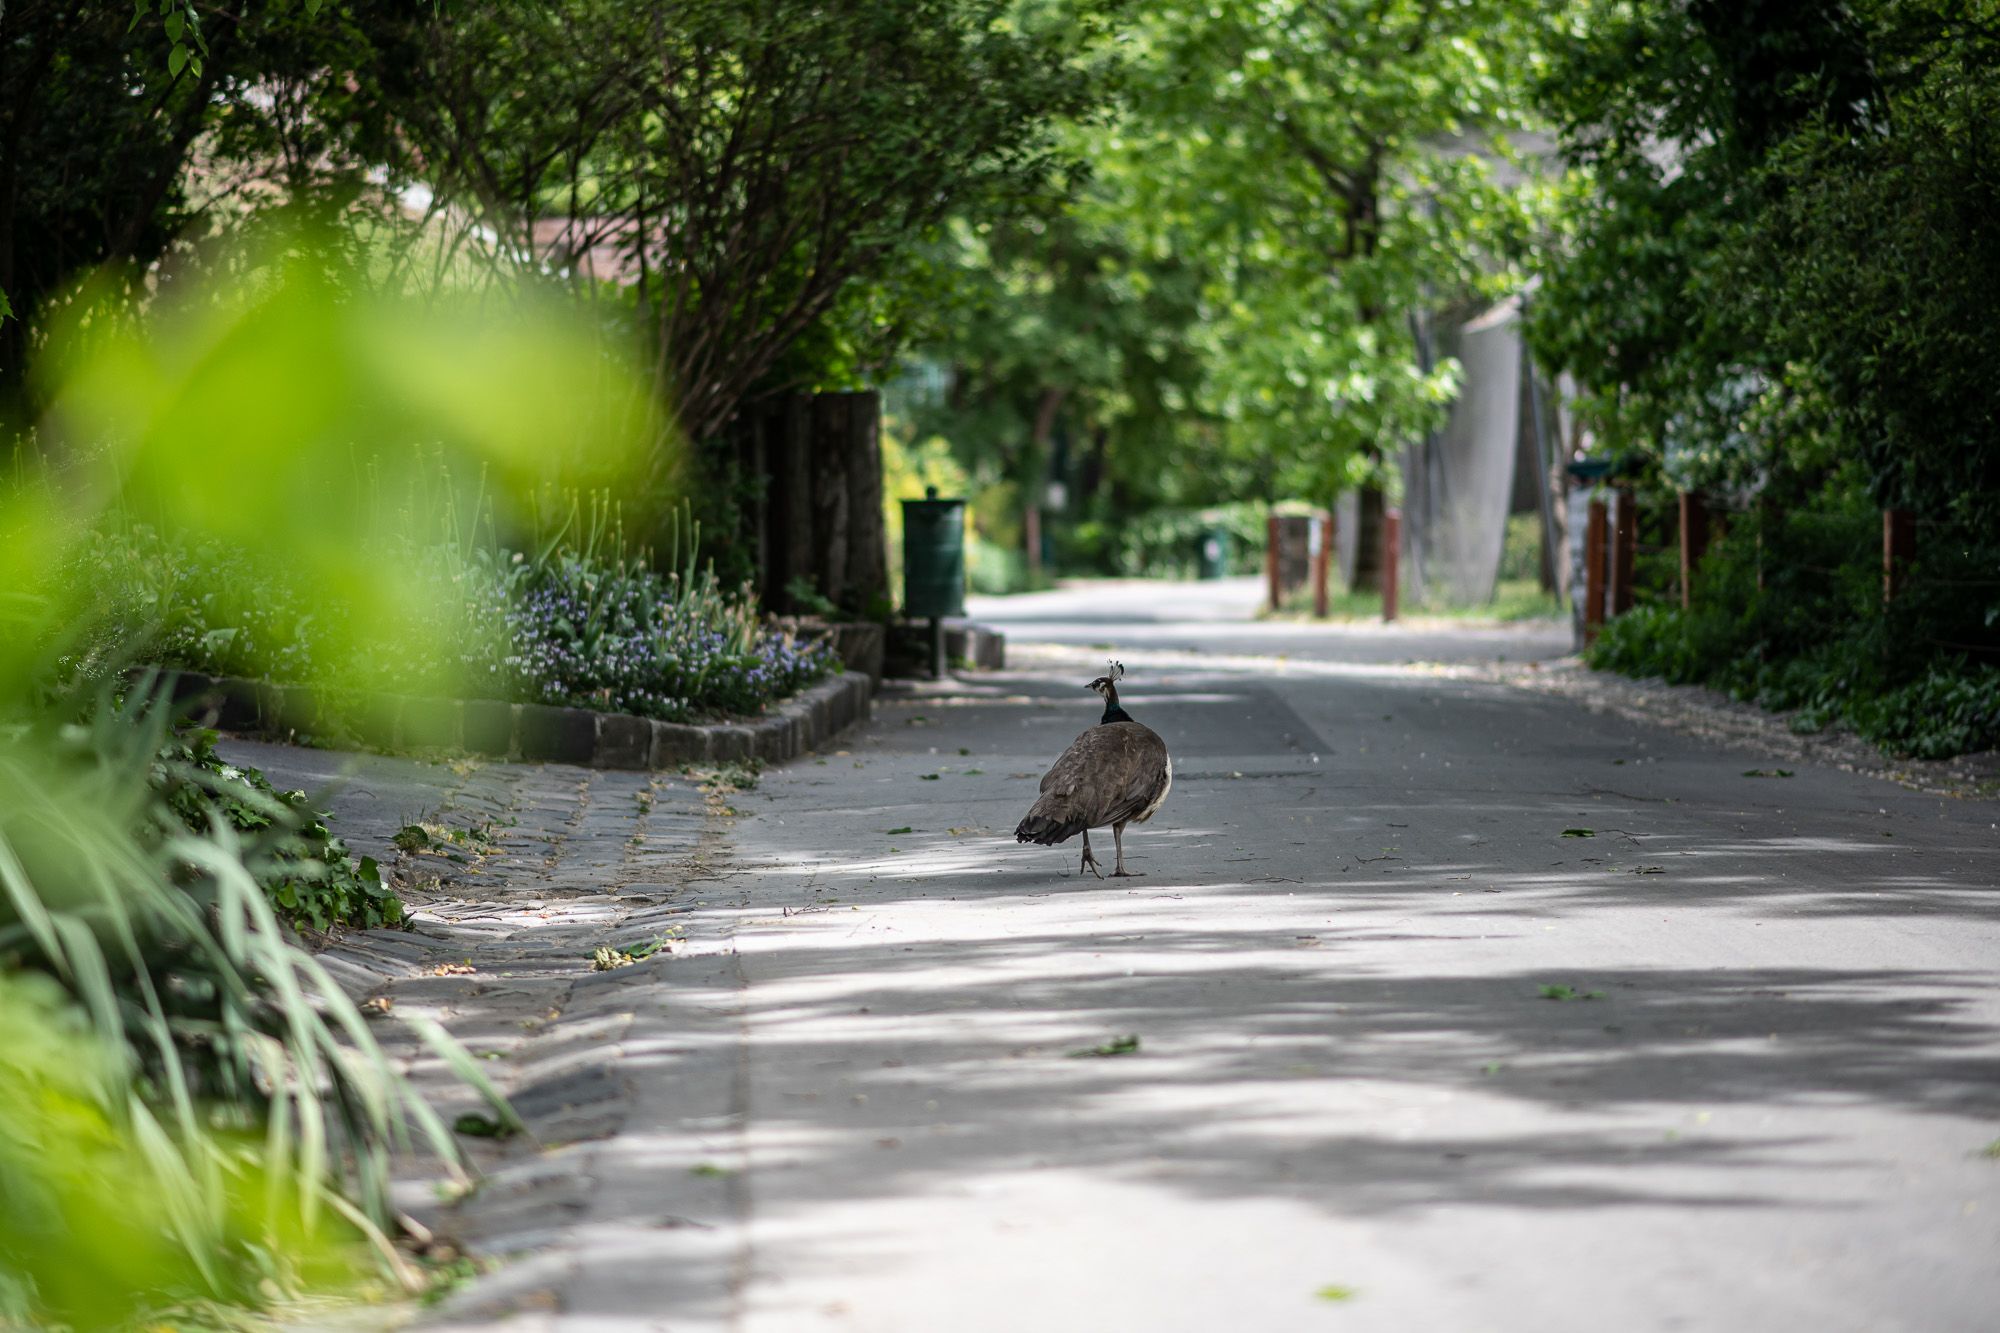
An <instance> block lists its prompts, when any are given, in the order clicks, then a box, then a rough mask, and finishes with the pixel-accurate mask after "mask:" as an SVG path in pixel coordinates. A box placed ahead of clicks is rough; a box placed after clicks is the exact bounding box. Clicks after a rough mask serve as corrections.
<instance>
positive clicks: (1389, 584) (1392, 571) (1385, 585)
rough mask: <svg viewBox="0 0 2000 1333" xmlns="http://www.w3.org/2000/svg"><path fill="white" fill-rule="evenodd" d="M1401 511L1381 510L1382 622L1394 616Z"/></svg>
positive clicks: (1401, 530)
mask: <svg viewBox="0 0 2000 1333" xmlns="http://www.w3.org/2000/svg"><path fill="white" fill-rule="evenodd" d="M1402 537H1403V511H1402V510H1400V509H1386V510H1384V511H1383V512H1382V623H1384V624H1387V623H1388V622H1390V621H1392V620H1394V619H1395V618H1396V582H1397V563H1396V557H1397V555H1398V553H1399V549H1400V548H1401V546H1402V544H1403V542H1402Z"/></svg>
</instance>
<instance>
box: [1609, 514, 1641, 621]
mask: <svg viewBox="0 0 2000 1333" xmlns="http://www.w3.org/2000/svg"><path fill="white" fill-rule="evenodd" d="M1617 513H1618V524H1617V527H1616V528H1615V529H1614V530H1613V535H1612V548H1611V614H1612V615H1614V616H1622V615H1624V614H1625V613H1626V612H1627V611H1630V610H1631V609H1632V602H1633V596H1632V564H1633V557H1634V555H1636V554H1637V552H1638V549H1639V505H1638V503H1637V501H1635V500H1634V499H1633V496H1632V492H1631V491H1629V490H1625V489H1623V488H1620V489H1619V491H1618V510H1617Z"/></svg>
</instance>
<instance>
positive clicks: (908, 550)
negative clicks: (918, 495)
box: [903, 486, 965, 620]
mask: <svg viewBox="0 0 2000 1333" xmlns="http://www.w3.org/2000/svg"><path fill="white" fill-rule="evenodd" d="M903 614H904V615H906V616H910V617H913V618H916V619H921V620H936V619H939V618H941V617H943V616H962V615H964V614H965V501H963V500H940V499H938V493H937V487H935V486H929V487H926V488H925V489H924V498H923V499H921V500H905V501H903Z"/></svg>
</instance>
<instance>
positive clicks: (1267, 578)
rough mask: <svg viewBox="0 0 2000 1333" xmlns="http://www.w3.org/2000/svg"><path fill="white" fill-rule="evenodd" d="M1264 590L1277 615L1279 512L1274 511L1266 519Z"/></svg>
mask: <svg viewBox="0 0 2000 1333" xmlns="http://www.w3.org/2000/svg"><path fill="white" fill-rule="evenodd" d="M1264 589H1265V592H1266V594H1267V595H1268V596H1269V597H1270V599H1271V610H1272V612H1273V613H1276V611H1277V609H1278V601H1279V589H1278V511H1277V510H1275V509H1273V510H1272V511H1271V512H1270V514H1269V515H1268V516H1266V518H1265V519H1264Z"/></svg>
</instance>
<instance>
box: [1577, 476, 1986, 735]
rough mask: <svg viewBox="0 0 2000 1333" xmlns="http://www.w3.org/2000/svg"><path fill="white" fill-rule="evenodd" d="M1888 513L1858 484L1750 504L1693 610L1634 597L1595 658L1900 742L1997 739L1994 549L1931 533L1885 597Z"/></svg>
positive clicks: (1717, 552) (1800, 724) (1710, 566)
mask: <svg viewBox="0 0 2000 1333" xmlns="http://www.w3.org/2000/svg"><path fill="white" fill-rule="evenodd" d="M1879 523H1880V519H1879V517H1878V516H1877V515H1876V514H1875V513H1874V512H1873V511H1871V510H1870V509H1869V508H1868V507H1867V505H1866V503H1865V501H1862V500H1861V499H1860V498H1859V497H1858V496H1857V495H1855V494H1854V493H1853V492H1848V493H1847V496H1846V498H1844V499H1840V500H1838V501H1835V502H1831V503H1829V502H1824V501H1823V502H1822V503H1820V504H1817V505H1814V506H1812V507H1808V508H1802V509H1799V510H1796V511H1793V512H1790V513H1776V512H1774V513H1767V514H1763V515H1746V516H1742V517H1741V518H1740V519H1739V521H1738V523H1737V524H1736V526H1735V527H1734V528H1733V529H1732V530H1731V531H1730V532H1729V534H1728V535H1727V536H1726V537H1724V538H1723V539H1721V540H1719V541H1718V542H1717V543H1716V545H1715V546H1714V548H1713V549H1712V550H1711V551H1710V553H1709V555H1708V557H1707V559H1705V560H1704V561H1703V563H1702V567H1701V569H1700V571H1699V572H1698V574H1697V576H1696V580H1695V588H1694V592H1695V596H1694V607H1693V609H1692V610H1691V611H1683V610H1681V608H1680V607H1679V606H1678V605H1671V604H1668V603H1666V602H1664V601H1654V602H1650V603H1646V604H1642V605H1640V606H1638V607H1635V608H1634V609H1633V610H1632V611H1630V612H1628V613H1627V614H1625V615H1622V616H1619V617H1617V618H1616V619H1614V620H1611V621H1610V622H1608V623H1607V624H1606V625H1605V626H1604V630H1603V632H1602V633H1601V634H1600V635H1599V636H1598V639H1597V641H1596V642H1595V643H1594V644H1592V645H1591V647H1590V649H1589V651H1588V652H1587V653H1586V660H1588V661H1589V662H1590V664H1591V665H1592V666H1596V667H1601V668H1604V669H1607V670H1613V671H1620V672H1624V673H1625V674H1628V675H1637V676H1658V677H1661V678H1663V679H1665V680H1668V681H1671V682H1674V683H1678V684H1705V685H1710V686H1713V687H1715V688H1717V689H1721V690H1724V691H1726V692H1728V693H1730V694H1731V695H1733V696H1735V697H1737V698H1740V699H1744V700H1748V701H1751V702H1755V703H1757V704H1759V705H1761V706H1763V707H1765V708H1771V709H1778V710H1784V711H1791V712H1793V714H1794V716H1793V718H1792V725H1793V726H1794V728H1796V729H1798V730H1802V731H1811V730H1817V729H1819V728H1821V727H1825V726H1827V725H1830V724H1832V723H1835V722H1842V723H1845V724H1846V725H1848V726H1850V727H1852V728H1853V729H1854V730H1855V732H1856V733H1857V734H1859V735H1861V736H1862V737H1864V738H1866V739H1868V740H1870V741H1873V742H1875V743H1876V744H1878V745H1880V746H1882V747H1883V748H1884V749H1885V750H1888V751H1890V752H1893V753H1896V754H1902V755H1911V756H1915V757H1918V758H1926V759H1938V758H1945V757H1948V756H1950V755H1954V754H1959V753H1963V752H1965V751H1969V750H1979V749H1989V748H1994V747H2000V668H1996V666H1995V665H1994V663H1995V662H1996V661H2000V581H1996V580H1995V579H1994V578H1993V575H1992V571H1993V570H1994V569H1995V568H2000V550H1996V549H1995V548H1994V546H1993V545H1992V544H1991V539H1990V538H1989V539H1985V540H1983V541H1982V540H1975V539H1972V538H1967V537H1964V536H1958V537H1956V538H1954V536H1953V535H1952V534H1951V533H1949V532H1942V531H1940V532H1934V533H1933V534H1932V536H1931V539H1930V541H1929V543H1928V545H1927V547H1926V548H1924V549H1925V550H1927V552H1928V554H1926V555H1924V557H1923V559H1922V560H1921V561H1920V562H1919V563H1916V564H1914V565H1913V566H1912V568H1911V570H1910V575H1909V579H1908V581H1907V584H1906V588H1905V591H1904V592H1903V593H1902V594H1900V595H1899V596H1898V597H1897V599H1896V601H1895V602H1894V603H1892V604H1890V605H1888V606H1886V607H1885V606H1884V605H1883V603H1882V594H1881V567H1880V564H1879V556H1877V555H1876V554H1875V552H1877V551H1879V546H1878V545H1876V543H1879V541H1880V536H1879V532H1880V529H1879Z"/></svg>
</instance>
